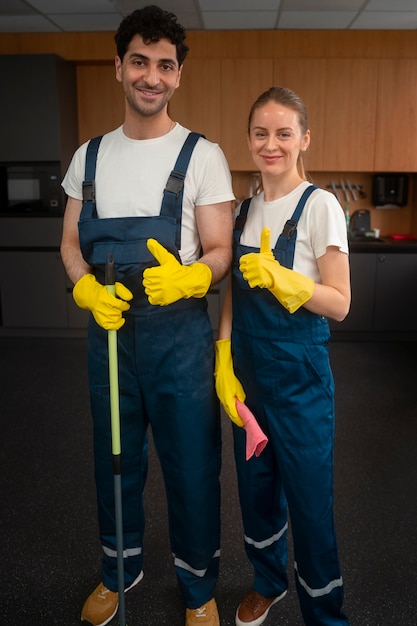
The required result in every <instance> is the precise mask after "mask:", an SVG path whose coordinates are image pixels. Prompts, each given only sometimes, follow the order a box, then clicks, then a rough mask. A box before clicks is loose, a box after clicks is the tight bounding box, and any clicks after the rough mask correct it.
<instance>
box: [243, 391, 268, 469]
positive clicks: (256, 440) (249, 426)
mask: <svg viewBox="0 0 417 626" xmlns="http://www.w3.org/2000/svg"><path fill="white" fill-rule="evenodd" d="M236 410H237V412H238V415H239V417H240V419H241V420H242V422H243V425H244V429H245V430H246V460H247V461H248V460H249V459H250V458H251V457H252V456H253V455H254V454H255V456H259V455H260V454H261V452H262V450H263V449H264V448H265V446H266V444H267V443H268V437H267V436H266V435H265V433H264V432H263V431H262V429H261V427H260V426H259V424H258V422H257V421H256V419H255V416H254V414H253V413H252V411H251V410H250V409H248V407H247V406H246V404H244V403H243V402H241V401H240V400H238V399H237V398H236Z"/></svg>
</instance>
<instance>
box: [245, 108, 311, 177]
mask: <svg viewBox="0 0 417 626" xmlns="http://www.w3.org/2000/svg"><path fill="white" fill-rule="evenodd" d="M309 143H310V131H307V132H306V134H304V133H303V131H302V129H301V127H300V123H299V120H298V113H297V112H296V111H294V109H291V108H289V107H287V106H283V105H282V104H278V103H276V102H274V101H272V100H271V101H269V102H267V103H266V104H264V105H262V106H260V107H258V108H257V109H256V110H255V111H254V113H253V117H252V121H251V125H250V129H249V135H248V146H249V150H250V152H251V154H252V158H253V161H254V163H255V165H256V166H257V168H258V169H259V171H260V172H261V174H262V175H266V176H275V175H276V176H278V175H282V174H284V173H287V174H292V173H293V174H297V159H298V155H299V153H300V151H305V150H306V149H307V147H308V145H309Z"/></svg>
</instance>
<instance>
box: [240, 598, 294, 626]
mask: <svg viewBox="0 0 417 626" xmlns="http://www.w3.org/2000/svg"><path fill="white" fill-rule="evenodd" d="M286 593H287V590H285V591H284V592H283V593H282V594H281V595H280V596H277V597H276V598H264V597H263V596H261V594H260V593H258V592H257V591H255V590H254V589H252V590H251V591H249V593H248V594H247V596H246V597H245V598H244V599H243V600H242V602H241V603H240V605H239V607H238V609H237V611H236V626H260V625H261V624H263V623H264V621H265V620H266V618H267V617H268V613H269V609H270V608H271V606H272V605H274V604H275V603H276V602H278V601H279V600H282V598H283V597H284V596H285V594H286Z"/></svg>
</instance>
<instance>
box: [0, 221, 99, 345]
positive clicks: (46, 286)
mask: <svg viewBox="0 0 417 626" xmlns="http://www.w3.org/2000/svg"><path fill="white" fill-rule="evenodd" d="M61 232H62V218H59V217H54V218H43V217H41V218H30V217H18V218H1V219H0V336H80V335H81V336H83V335H85V332H86V330H85V329H86V327H87V319H88V312H87V311H83V310H81V309H79V308H78V307H77V306H76V304H75V302H74V300H73V298H72V293H71V292H72V286H71V283H70V282H69V280H68V278H67V276H66V274H65V270H64V266H63V264H62V260H61V256H60V253H59V245H60V239H61Z"/></svg>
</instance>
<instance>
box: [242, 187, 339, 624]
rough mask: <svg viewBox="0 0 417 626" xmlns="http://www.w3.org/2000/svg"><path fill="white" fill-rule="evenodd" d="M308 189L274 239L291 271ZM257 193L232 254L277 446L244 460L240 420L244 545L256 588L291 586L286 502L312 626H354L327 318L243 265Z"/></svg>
mask: <svg viewBox="0 0 417 626" xmlns="http://www.w3.org/2000/svg"><path fill="white" fill-rule="evenodd" d="M314 189H316V187H315V186H314V185H311V186H309V187H308V188H307V189H306V190H305V191H304V194H303V195H302V197H301V199H300V202H299V203H298V205H297V207H296V210H295V212H294V214H293V216H292V218H291V220H289V221H288V222H287V223H286V225H285V228H284V230H283V233H282V234H281V235H280V236H279V238H278V241H277V243H276V245H275V249H274V255H275V258H276V259H277V260H278V261H279V262H280V263H281V264H282V265H284V266H285V267H288V268H290V269H292V267H293V261H294V251H295V243H296V237H297V222H298V220H299V217H300V215H301V213H302V211H303V208H304V205H305V202H306V199H307V197H308V195H310V193H311V192H312V191H314ZM249 204H250V199H248V200H246V201H245V202H244V203H243V205H242V209H241V211H240V215H239V216H238V218H237V220H236V225H235V231H234V258H233V270H232V271H233V274H232V285H233V287H232V289H233V330H232V350H233V362H234V368H235V373H236V376H237V378H238V379H239V380H240V381H241V383H242V385H243V388H244V390H245V392H246V403H247V405H248V407H249V408H250V409H251V411H252V412H253V413H254V415H255V416H256V418H257V420H258V422H259V424H260V426H261V428H262V429H263V431H264V432H265V434H266V435H267V436H268V438H269V443H268V445H267V446H266V448H265V450H264V451H263V452H262V454H261V455H260V456H259V457H255V456H254V457H252V458H251V459H250V460H249V461H246V460H245V438H246V435H245V431H244V429H242V428H238V427H236V426H235V425H233V433H234V446H235V457H236V465H237V472H238V484H239V496H240V502H241V508H242V517H243V525H244V533H245V550H246V552H247V555H248V558H249V560H250V561H251V563H252V565H253V568H254V588H255V590H256V591H258V593H260V594H261V595H263V596H265V597H276V596H279V595H281V594H282V593H283V592H284V591H285V590H286V589H287V586H288V578H287V573H286V565H287V538H286V534H287V527H288V522H287V506H288V511H289V514H290V518H291V527H292V534H293V540H294V559H295V579H296V586H297V592H298V595H299V600H300V606H301V610H302V614H303V617H304V621H305V623H306V624H307V625H308V626H336V625H337V626H341V625H342V624H343V625H346V624H348V621H347V619H346V617H345V616H344V615H343V613H342V612H341V606H342V601H343V584H342V578H341V574H340V568H339V561H338V554H337V545H336V536H335V529H334V521H333V434H334V407H333V377H332V373H331V370H330V366H329V361H328V341H329V328H328V323H327V320H326V319H325V318H323V317H321V316H319V315H315V314H313V313H310V312H309V311H307V310H306V309H304V308H303V307H301V308H300V309H299V310H298V311H296V312H295V313H293V314H292V315H291V314H290V313H289V312H288V311H287V310H286V309H285V308H284V307H283V306H282V305H281V304H280V303H279V302H278V300H277V299H276V298H275V297H274V296H273V295H272V294H271V293H270V292H269V291H268V290H267V289H260V288H258V287H257V288H254V289H251V288H250V287H249V285H248V283H247V282H246V281H245V280H244V278H243V276H242V274H241V272H240V271H239V259H240V257H241V256H242V255H243V254H247V253H249V252H259V248H252V247H249V246H244V245H241V244H240V237H241V234H242V231H243V229H244V225H245V221H246V218H247V213H248V209H249Z"/></svg>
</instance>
